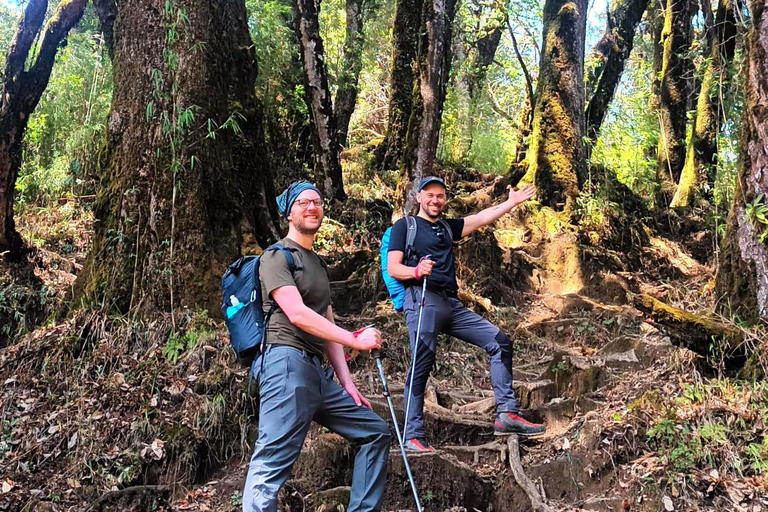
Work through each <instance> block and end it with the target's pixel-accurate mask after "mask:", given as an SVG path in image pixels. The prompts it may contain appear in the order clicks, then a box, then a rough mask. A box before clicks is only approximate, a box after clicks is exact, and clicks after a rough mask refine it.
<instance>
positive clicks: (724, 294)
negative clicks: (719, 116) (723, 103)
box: [716, 0, 768, 321]
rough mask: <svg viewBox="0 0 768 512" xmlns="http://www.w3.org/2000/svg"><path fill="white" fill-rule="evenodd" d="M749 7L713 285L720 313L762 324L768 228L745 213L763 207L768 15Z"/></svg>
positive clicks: (755, 4) (767, 302) (767, 159)
mask: <svg viewBox="0 0 768 512" xmlns="http://www.w3.org/2000/svg"><path fill="white" fill-rule="evenodd" d="M749 8H750V11H751V14H752V29H751V30H750V33H749V36H748V37H747V66H746V79H745V82H746V83H745V86H744V117H743V121H742V134H741V159H740V160H741V164H740V167H739V174H738V177H737V179H736V193H735V195H734V199H733V206H732V207H731V211H730V214H729V215H728V223H727V225H726V232H725V243H724V244H723V247H722V249H721V251H720V269H719V271H718V274H717V286H716V291H717V295H718V296H719V297H721V300H720V301H719V304H720V307H721V310H722V311H723V312H725V313H726V314H729V315H738V316H739V317H741V319H742V320H747V321H748V320H755V319H757V318H758V317H760V318H763V319H765V320H768V243H766V242H767V241H768V238H766V236H765V232H766V229H768V226H766V225H765V224H763V223H762V222H761V221H760V220H759V219H758V218H757V217H756V216H755V215H754V214H753V215H750V214H749V210H752V208H750V206H751V207H753V208H754V207H755V206H758V205H762V206H763V207H765V206H766V203H768V201H767V200H766V197H768V173H767V172H766V170H767V169H768V12H766V3H765V0H754V1H752V2H750V3H749ZM758 198H760V201H759V202H758V201H757V199H758ZM761 237H763V238H762V239H761Z"/></svg>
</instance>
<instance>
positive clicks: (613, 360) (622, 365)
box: [605, 349, 642, 369]
mask: <svg viewBox="0 0 768 512" xmlns="http://www.w3.org/2000/svg"><path fill="white" fill-rule="evenodd" d="M605 365H606V366H608V367H609V368H619V369H629V368H639V367H641V366H642V364H641V363H640V360H639V359H638V358H637V354H635V350H634V349H629V350H627V351H626V352H619V353H617V354H609V355H607V356H606V357H605Z"/></svg>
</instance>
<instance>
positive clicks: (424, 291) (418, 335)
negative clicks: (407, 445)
mask: <svg viewBox="0 0 768 512" xmlns="http://www.w3.org/2000/svg"><path fill="white" fill-rule="evenodd" d="M431 258H432V255H431V254H427V255H426V256H424V259H425V260H428V259H431ZM426 303H427V276H424V283H423V284H422V285H421V304H419V321H418V322H417V323H416V343H414V345H413V354H411V385H410V386H409V387H408V398H407V399H406V402H405V420H404V421H403V437H405V433H406V432H407V431H408V413H409V412H410V410H411V396H413V375H414V372H415V371H416V354H417V353H418V351H419V338H421V317H422V314H423V313H424V305H425V304H426ZM403 441H405V439H403Z"/></svg>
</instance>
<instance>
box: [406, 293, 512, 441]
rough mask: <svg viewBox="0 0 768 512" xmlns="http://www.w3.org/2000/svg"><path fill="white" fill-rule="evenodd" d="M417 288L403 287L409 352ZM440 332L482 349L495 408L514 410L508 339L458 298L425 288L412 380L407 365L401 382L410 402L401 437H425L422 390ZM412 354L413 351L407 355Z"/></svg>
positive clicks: (413, 338)
mask: <svg viewBox="0 0 768 512" xmlns="http://www.w3.org/2000/svg"><path fill="white" fill-rule="evenodd" d="M420 304H421V288H417V287H410V288H408V289H407V290H406V291H405V304H404V306H403V310H404V312H405V322H406V324H407V326H408V334H409V336H410V338H411V354H413V348H414V345H415V343H416V327H417V324H418V321H419V305H420ZM441 332H444V333H446V334H449V335H451V336H454V337H456V338H458V339H460V340H462V341H466V342H467V343H471V344H473V345H476V346H478V347H480V348H482V349H484V350H485V351H486V352H487V353H488V356H489V357H490V359H491V380H492V381H493V394H494V396H495V397H496V411H497V412H514V413H516V412H517V401H516V400H515V392H514V391H513V390H512V341H511V340H510V339H509V337H508V336H507V335H506V334H504V333H503V332H502V331H501V330H500V329H499V328H498V327H496V326H494V325H493V324H492V323H490V322H489V321H488V320H486V319H484V318H483V317H481V316H480V315H477V314H475V313H473V312H471V311H469V310H468V309H467V308H465V307H464V305H463V304H462V303H461V301H459V299H454V298H451V297H447V296H445V295H442V294H439V293H435V292H433V291H430V290H427V297H426V303H425V305H424V313H423V314H422V319H421V334H420V340H419V347H418V352H417V353H416V366H415V370H414V376H413V382H411V369H410V368H409V369H408V377H407V379H406V383H405V402H406V403H407V402H408V395H409V393H413V394H412V395H411V404H410V409H409V413H408V430H407V432H405V437H404V439H414V438H423V437H426V431H425V430H424V391H425V389H426V387H427V379H428V378H429V372H430V371H431V370H432V366H434V364H435V353H436V351H437V350H436V349H437V335H438V334H439V333H441ZM411 357H412V358H413V355H412V356H411Z"/></svg>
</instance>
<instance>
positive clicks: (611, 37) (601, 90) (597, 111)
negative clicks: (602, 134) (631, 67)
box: [586, 0, 649, 145]
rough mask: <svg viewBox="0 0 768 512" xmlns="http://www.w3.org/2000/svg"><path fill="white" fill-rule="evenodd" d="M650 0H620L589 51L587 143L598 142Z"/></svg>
mask: <svg viewBox="0 0 768 512" xmlns="http://www.w3.org/2000/svg"><path fill="white" fill-rule="evenodd" d="M648 2H649V0H622V1H620V2H619V3H618V4H617V5H616V7H615V8H614V10H613V12H611V13H610V14H609V16H608V27H607V30H606V32H605V34H603V37H602V38H601V39H600V41H598V43H597V45H595V48H594V49H593V50H592V57H591V60H594V61H596V65H595V66H594V68H592V69H591V70H590V73H589V75H588V77H587V92H588V94H591V97H590V100H589V104H588V105H587V113H586V117H587V137H588V138H589V143H590V145H591V144H594V143H595V142H596V141H597V135H598V133H599V131H600V126H601V125H602V123H603V119H605V115H606V113H607V112H608V106H609V105H610V104H611V101H612V100H613V95H614V94H615V92H616V86H617V85H618V84H619V80H620V79H621V74H622V73H623V72H624V64H625V63H626V61H627V59H628V58H629V54H630V53H631V52H632V45H633V44H634V40H635V31H636V30H637V25H638V24H639V23H640V20H641V19H642V17H643V13H645V10H646V9H647V7H648Z"/></svg>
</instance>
